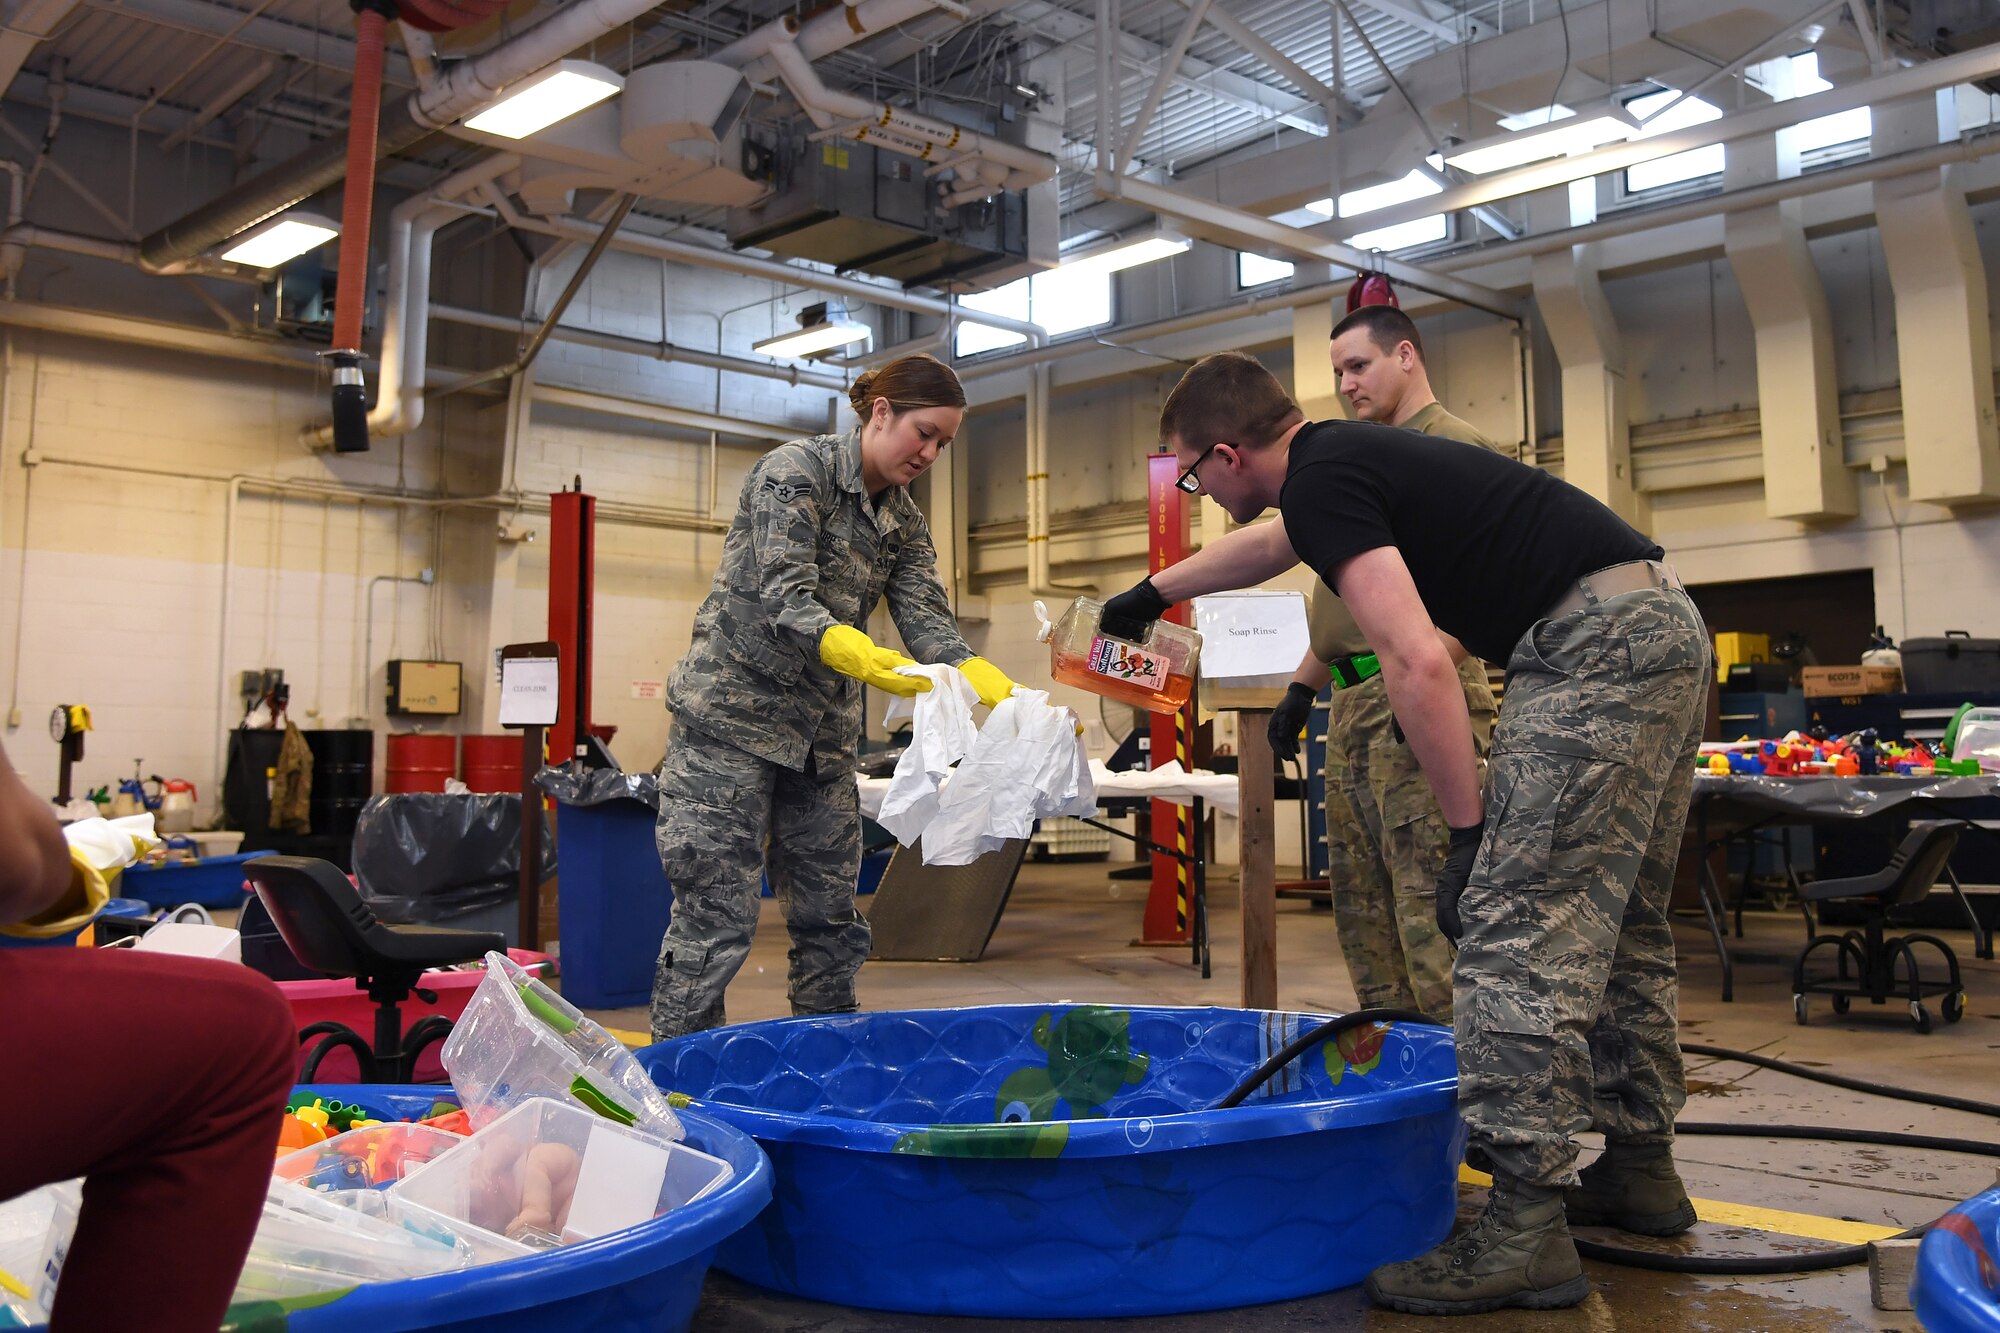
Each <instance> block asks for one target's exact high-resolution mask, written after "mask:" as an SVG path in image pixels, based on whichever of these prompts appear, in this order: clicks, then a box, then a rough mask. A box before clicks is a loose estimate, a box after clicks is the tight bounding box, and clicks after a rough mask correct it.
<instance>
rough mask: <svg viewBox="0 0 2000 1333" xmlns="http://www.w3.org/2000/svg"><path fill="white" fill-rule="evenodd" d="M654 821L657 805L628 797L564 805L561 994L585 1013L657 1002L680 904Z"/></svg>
mask: <svg viewBox="0 0 2000 1333" xmlns="http://www.w3.org/2000/svg"><path fill="white" fill-rule="evenodd" d="M653 815H654V811H653V807H652V806H651V805H650V804H648V803H646V802H644V801H639V800H633V799H630V798H624V797H621V798H618V799H615V800H609V801H604V802H601V803H598V804H593V805H571V804H569V803H567V802H561V801H559V802H558V809H557V814H556V836H557V837H558V838H559V839H560V841H561V847H562V872H561V875H562V878H561V881H560V885H561V887H560V892H559V893H558V895H557V900H556V915H557V922H558V923H557V936H558V938H560V939H561V940H562V992H563V998H565V999H567V1000H568V1001H569V1002H570V1003H571V1004H573V1005H575V1006H576V1007H577V1008H579V1009H623V1008H625V1007H627V1006H629V1005H638V1004H648V1003H650V1002H651V1001H652V998H653V968H654V965H655V964H656V963H657V962H658V961H659V957H660V941H661V940H662V939H664V938H665V937H666V933H667V920H668V918H669V917H670V916H672V914H673V902H674V893H673V889H672V887H671V886H669V885H668V883H667V872H666V871H665V870H664V869H663V868H661V866H660V854H659V852H658V850H657V849H656V848H655V847H654V845H653Z"/></svg>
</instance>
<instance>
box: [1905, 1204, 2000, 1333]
mask: <svg viewBox="0 0 2000 1333" xmlns="http://www.w3.org/2000/svg"><path fill="white" fill-rule="evenodd" d="M1910 1304H1911V1305H1913V1306H1914V1307H1916V1315H1917V1319H1918V1320H1919V1321H1920V1322H1921V1323H1922V1324H1923V1326H1924V1327H1925V1328H1926V1329H1928V1330H1930V1333H1993V1330H1995V1329H2000V1189H1990V1190H1987V1191H1986V1192H1985V1193H1984V1194H1975V1195H1974V1196H1973V1197H1972V1198H1970V1199H1967V1200H1966V1201H1965V1202H1964V1203H1962V1204H1960V1205H1959V1206H1958V1207H1956V1208H1954V1209H1952V1210H1951V1211H1950V1212H1948V1213H1946V1214H1945V1215H1944V1216H1943V1217H1941V1218H1939V1219H1938V1220H1937V1222H1936V1223H1935V1224H1933V1225H1932V1227H1931V1229H1930V1230H1929V1231H1928V1232H1927V1233H1925V1235H1924V1242H1923V1244H1922V1246H1920V1247H1919V1248H1918V1250H1917V1271H1916V1275H1915V1277H1914V1278H1913V1279H1912V1281H1911V1282H1910Z"/></svg>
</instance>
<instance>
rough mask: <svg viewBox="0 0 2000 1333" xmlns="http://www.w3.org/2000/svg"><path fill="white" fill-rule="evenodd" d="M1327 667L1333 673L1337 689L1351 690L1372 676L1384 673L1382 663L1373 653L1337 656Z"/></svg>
mask: <svg viewBox="0 0 2000 1333" xmlns="http://www.w3.org/2000/svg"><path fill="white" fill-rule="evenodd" d="M1326 667H1327V670H1329V671H1331V672H1332V673H1333V688H1335V689H1336V690H1351V689H1353V688H1354V687H1355V686H1356V685H1359V684H1360V683H1361V682H1362V681H1364V680H1367V679H1368V678H1369V677H1370V676H1379V675H1381V674H1382V664H1381V662H1379V661H1377V660H1376V658H1375V654H1373V653H1354V654H1351V655H1349V656H1347V657H1336V658H1334V659H1333V660H1332V661H1331V662H1328V663H1327V664H1326Z"/></svg>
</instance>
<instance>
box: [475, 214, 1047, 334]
mask: <svg viewBox="0 0 2000 1333" xmlns="http://www.w3.org/2000/svg"><path fill="white" fill-rule="evenodd" d="M496 208H497V209H498V211H499V213H500V215H501V216H502V217H504V218H505V219H506V220H507V225H509V226H511V227H513V228H515V229H516V230H517V231H529V232H535V233H538V234H540V235H543V236H555V237H560V238H561V239H563V240H566V241H583V242H589V241H593V240H595V239H597V233H598V231H599V228H598V227H597V226H595V225H594V224H592V223H588V222H580V221H578V220H576V219H574V218H554V219H543V218H533V217H529V216H528V215H526V214H525V213H522V212H520V211H519V210H517V209H515V208H513V207H512V206H511V205H508V204H507V203H506V202H505V201H504V200H501V201H498V202H497V203H496ZM611 245H612V248H613V249H616V250H624V251H627V252H629V253H632V254H640V255H651V256H653V257H655V258H659V259H669V260H673V261H674V262H676V263H682V264H690V265H693V266H694V267H696V268H712V269H719V270H721V271H722V272H724V273H734V274H737V275H739V276H741V277H746V278H767V279H769V280H770V281H772V282H779V283H785V284H788V285H790V286H794V287H805V288H808V289H810V290H812V291H820V292H827V293H829V294H831V295H834V296H851V297H853V298H854V299H855V300H857V301H866V302H870V303H872V304H874V305H884V306H889V307H891V308H892V309H896V310H911V311H915V312H916V313H917V314H920V315H933V316H936V317H938V318H940V319H942V318H947V317H949V318H955V319H957V320H959V321H961V322H963V323H969V324H984V325H986V326H988V327H989V328H996V329H1005V330H1006V331H1007V332H1009V333H1025V334H1027V335H1028V336H1029V337H1031V338H1040V337H1042V336H1043V335H1044V333H1045V330H1044V329H1043V328H1042V326H1041V325H1039V324H1033V323H1030V322H1028V321H1027V320H1024V319H1008V318H1006V317H1004V316H1001V315H989V314H987V313H986V312H985V311H982V310H972V309H969V308H967V307H965V306H962V305H957V304H955V303H953V302H951V301H948V300H946V299H944V298H943V297H935V296H917V295H915V294H913V293H911V292H908V291H905V290H903V289H901V288H898V287H884V286H878V285H876V284H874V283H871V282H862V281H860V280H859V279H856V278H843V277H840V276H839V275H838V274H834V273H823V272H821V271H819V270H818V269H807V268H795V267H793V266H792V265H790V264H786V263H781V262H780V261H778V260H775V259H759V258H757V257H756V256H755V255H749V254H745V253H743V252H742V251H740V250H715V249H710V248H709V247H707V246H702V245H690V244H688V243H687V242H686V241H674V240H669V239H667V238H666V237H664V236H647V235H644V234H643V233H637V232H624V233H622V234H620V235H619V236H618V237H617V239H615V240H613V241H612V242H611Z"/></svg>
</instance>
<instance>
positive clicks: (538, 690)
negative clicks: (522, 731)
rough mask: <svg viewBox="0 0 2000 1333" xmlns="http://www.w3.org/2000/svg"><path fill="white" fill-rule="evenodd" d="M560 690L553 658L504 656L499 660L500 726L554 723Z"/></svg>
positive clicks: (546, 725) (529, 725)
mask: <svg viewBox="0 0 2000 1333" xmlns="http://www.w3.org/2000/svg"><path fill="white" fill-rule="evenodd" d="M560 689H561V677H560V675H559V674H558V673H557V670H556V659H555V658H553V657H510V658H507V659H506V660H505V661H503V662H501V663H500V725H501V726H503V727H548V726H554V725H555V720H556V701H557V699H558V698H559V697H560V696H559V691H560Z"/></svg>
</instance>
